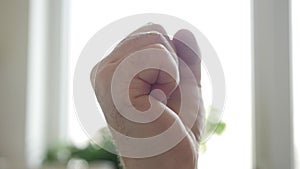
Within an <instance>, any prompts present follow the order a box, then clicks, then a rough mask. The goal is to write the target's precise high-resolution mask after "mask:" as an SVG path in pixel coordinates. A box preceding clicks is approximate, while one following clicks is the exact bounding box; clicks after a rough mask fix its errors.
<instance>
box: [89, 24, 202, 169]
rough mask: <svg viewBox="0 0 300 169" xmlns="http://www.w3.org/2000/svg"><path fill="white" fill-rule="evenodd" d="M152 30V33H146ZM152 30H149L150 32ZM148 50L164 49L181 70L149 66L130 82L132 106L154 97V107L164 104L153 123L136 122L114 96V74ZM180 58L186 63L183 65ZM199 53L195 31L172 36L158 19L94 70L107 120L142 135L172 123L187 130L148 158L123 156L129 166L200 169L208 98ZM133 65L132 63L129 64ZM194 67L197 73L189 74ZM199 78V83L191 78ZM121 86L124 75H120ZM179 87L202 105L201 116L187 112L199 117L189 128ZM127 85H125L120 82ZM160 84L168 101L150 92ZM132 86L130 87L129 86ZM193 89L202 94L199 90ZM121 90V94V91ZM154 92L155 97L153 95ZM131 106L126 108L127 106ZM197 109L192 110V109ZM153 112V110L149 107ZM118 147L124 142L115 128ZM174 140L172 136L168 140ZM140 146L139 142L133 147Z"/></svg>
mask: <svg viewBox="0 0 300 169" xmlns="http://www.w3.org/2000/svg"><path fill="white" fill-rule="evenodd" d="M147 32H148V33H147ZM149 32H150V33H149ZM143 49H157V50H160V51H162V56H163V57H164V63H163V64H166V62H168V63H167V65H169V66H171V67H172V69H174V70H176V78H175V79H174V78H172V77H171V76H170V75H169V74H167V73H166V72H164V71H161V70H159V69H147V70H143V71H141V72H140V73H138V74H137V75H136V76H135V77H134V78H133V79H132V80H131V82H130V88H129V98H130V101H131V103H132V105H133V106H134V107H135V108H136V109H138V110H140V111H146V110H147V109H149V107H150V103H149V98H150V97H153V98H155V99H153V100H154V102H155V103H157V104H153V105H152V106H162V108H163V109H164V111H163V113H162V114H161V116H159V117H158V118H157V119H156V120H154V121H152V122H149V123H136V122H132V121H130V120H128V119H126V118H124V117H123V116H122V115H121V114H120V112H118V111H117V109H116V107H115V105H114V102H113V100H112V93H111V84H112V77H113V73H114V72H115V71H116V68H117V67H118V66H119V65H120V63H121V62H122V61H123V60H124V59H126V58H127V57H128V56H129V55H130V54H132V53H134V52H136V51H139V50H143ZM179 59H181V60H182V61H184V62H185V63H186V65H184V64H182V63H181V62H179V61H178V60H179ZM200 62H201V59H200V52H199V47H198V45H197V42H196V40H195V37H194V35H193V34H192V33H191V32H190V31H188V30H180V31H178V32H177V33H176V34H175V35H174V37H173V40H171V39H170V38H169V37H168V36H167V34H166V31H165V30H164V28H163V27H162V26H160V25H157V24H147V25H146V26H143V27H141V28H139V29H138V30H136V31H134V32H133V33H131V34H130V35H128V37H126V38H125V39H124V40H123V41H121V42H120V44H119V45H118V46H117V47H116V48H115V49H114V50H113V51H112V52H111V53H110V54H109V55H108V56H107V57H106V58H104V59H103V60H102V61H100V62H99V63H97V64H96V65H95V67H94V68H93V70H92V72H91V81H92V85H93V88H94V91H95V94H96V97H97V99H98V102H99V104H100V106H101V108H102V110H103V112H104V115H105V118H106V121H107V123H108V124H109V125H110V126H111V127H113V128H114V129H115V130H117V131H119V132H120V133H122V134H124V135H127V136H131V137H138V138H146V137H151V136H155V135H157V134H159V133H162V132H163V131H165V130H167V129H168V128H169V127H170V126H171V125H172V124H173V123H176V124H177V125H178V126H179V127H178V134H182V133H183V134H185V137H184V138H183V140H181V141H180V142H179V143H178V144H177V145H176V146H175V147H173V148H172V149H170V150H168V151H166V152H164V153H162V154H159V155H156V156H152V157H147V158H129V157H123V156H122V153H121V160H122V163H123V166H124V168H125V169H154V168H160V169H174V168H176V169H195V168H197V159H198V143H199V141H200V139H201V133H202V130H203V124H204V122H203V120H204V118H203V116H204V109H203V102H202V97H201V85H200V80H201V67H200V65H201V64H200ZM128 68H130V65H128ZM187 70H190V71H191V72H192V75H191V74H189V73H187V72H188V71H187ZM192 79H196V81H197V83H196V84H195V83H192V82H191V81H192ZM117 80H118V81H119V82H120V85H122V84H123V83H122V82H123V81H124V80H125V79H122V78H121V79H117ZM180 86H187V87H188V91H187V93H188V95H189V96H190V97H189V98H188V99H189V100H188V103H189V105H188V106H190V107H192V106H194V105H196V106H198V107H199V109H198V110H197V112H196V113H195V114H197V115H196V117H194V116H193V115H192V113H189V112H190V111H187V112H183V113H187V114H186V115H187V117H188V118H191V119H195V118H196V122H195V123H194V125H193V127H192V128H191V129H189V128H188V127H187V119H183V118H182V117H181V116H180V115H179V114H178V113H179V109H180V107H179V105H180V103H181V100H180V90H179V87H180ZM121 87H122V86H121ZM154 89H160V90H161V91H163V92H164V93H165V95H166V96H167V100H164V101H162V100H160V99H159V96H155V95H151V91H153V90H154ZM127 91H128V90H127ZM194 93H199V95H195V94H194ZM121 94H122V93H121ZM150 95H151V96H150ZM124 109H126V107H124ZM191 111H192V109H191ZM150 113H151V112H150ZM112 135H113V137H114V139H115V143H116V146H117V147H118V148H122V146H124V145H123V144H122V142H121V141H118V139H117V138H116V137H115V135H114V133H112ZM166 141H172V140H166ZM132 148H135V147H132Z"/></svg>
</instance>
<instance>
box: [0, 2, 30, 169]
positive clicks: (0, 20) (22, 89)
mask: <svg viewBox="0 0 300 169" xmlns="http://www.w3.org/2000/svg"><path fill="white" fill-rule="evenodd" d="M28 6H29V2H28V0H1V1H0V168H1V169H3V168H6V167H5V166H7V167H8V168H9V169H21V168H25V165H24V164H25V157H24V154H25V151H24V149H25V110H26V99H25V98H26V74H27V72H26V69H27V63H26V62H27V44H28V43H27V41H28V36H27V34H28ZM5 163H6V164H5Z"/></svg>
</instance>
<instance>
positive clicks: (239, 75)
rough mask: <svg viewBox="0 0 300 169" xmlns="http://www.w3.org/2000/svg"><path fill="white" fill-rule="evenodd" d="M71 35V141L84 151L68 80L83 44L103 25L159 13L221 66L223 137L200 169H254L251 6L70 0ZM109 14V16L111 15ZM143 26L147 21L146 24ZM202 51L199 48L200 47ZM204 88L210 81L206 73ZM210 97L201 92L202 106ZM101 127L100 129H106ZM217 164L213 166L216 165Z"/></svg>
mask: <svg viewBox="0 0 300 169" xmlns="http://www.w3.org/2000/svg"><path fill="white" fill-rule="evenodd" d="M70 1H71V3H70V5H71V7H70V27H69V28H70V31H69V32H70V34H69V41H70V47H69V65H70V67H69V74H70V76H69V82H70V83H69V84H70V88H69V93H70V96H69V110H70V112H69V130H68V133H69V136H70V139H71V140H72V142H74V143H75V144H77V145H82V143H84V142H85V140H86V139H87V137H86V136H85V134H84V132H83V131H82V130H81V127H80V124H79V123H78V121H77V118H76V114H75V110H74V106H73V100H72V90H73V89H72V79H73V77H72V75H73V72H74V68H75V64H76V61H77V58H78V56H79V54H80V52H81V50H82V49H83V47H84V45H85V44H86V42H87V41H88V40H89V38H91V37H92V36H93V35H94V33H96V32H97V31H98V30H99V29H101V28H102V27H104V26H106V25H107V24H109V23H111V22H113V21H115V20H117V19H120V18H122V17H125V16H129V15H133V14H139V13H147V12H149V13H163V14H169V15H173V16H176V17H179V18H181V19H184V20H186V21H187V22H189V23H191V24H192V25H194V26H195V27H197V28H198V29H199V30H200V31H201V32H202V33H203V34H204V35H205V36H206V37H207V38H208V40H209V41H210V42H211V44H212V45H213V47H214V48H215V50H216V52H217V54H218V56H219V59H220V61H221V63H222V66H223V69H224V73H225V80H226V105H225V111H224V116H223V121H224V122H225V123H226V124H227V126H226V129H225V132H224V133H223V134H222V135H221V136H213V137H212V138H211V139H210V140H209V141H208V143H207V151H206V152H205V153H203V154H201V155H200V157H199V168H205V169H215V168H233V169H235V168H236V169H237V168H246V169H247V168H248V169H250V168H252V167H251V166H252V160H251V159H252V134H251V133H252V131H251V44H250V42H251V38H250V28H251V26H250V1H240V0H228V1H222V0H213V1H179V3H178V2H174V1H159V0H153V1H151V3H150V2H149V3H146V5H145V2H142V1H138V0H129V1H116V0H111V1H105V3H104V2H102V1H92V0H85V1H83V0H70ZM112 9H113V10H112ZM145 22H147V21H145ZM200 48H201V46H200ZM203 81H204V84H203V86H204V87H203V88H204V90H205V88H206V87H205V86H207V89H209V87H210V86H209V84H210V83H209V78H208V76H207V74H205V73H204V78H203ZM210 97H211V95H210V92H204V99H206V100H205V102H206V105H207V106H208V105H209V103H210V99H209V98H210ZM104 125H105V124H103V126H104ZM216 161H217V162H216Z"/></svg>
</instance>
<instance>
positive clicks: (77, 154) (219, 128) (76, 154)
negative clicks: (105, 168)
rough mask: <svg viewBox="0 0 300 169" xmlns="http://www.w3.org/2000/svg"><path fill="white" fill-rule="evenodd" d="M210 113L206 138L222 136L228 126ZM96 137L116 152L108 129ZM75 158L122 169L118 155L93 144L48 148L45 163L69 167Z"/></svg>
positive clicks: (200, 148)
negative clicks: (82, 146)
mask: <svg viewBox="0 0 300 169" xmlns="http://www.w3.org/2000/svg"><path fill="white" fill-rule="evenodd" d="M208 112H210V113H209V116H208V117H207V118H206V120H205V131H204V137H205V138H208V137H210V136H211V135H213V134H216V135H221V134H222V133H223V132H224V130H225V128H226V124H225V123H224V122H222V121H218V120H213V119H214V116H216V114H217V112H218V111H217V110H216V109H213V108H210V109H209V111H208ZM96 137H97V138H100V139H98V142H99V144H100V145H103V146H105V147H108V148H109V149H110V150H113V151H115V152H116V147H115V145H114V143H113V140H112V137H111V134H110V131H109V129H108V128H107V127H104V128H102V129H101V130H99V132H98V133H97V136H96ZM206 141H207V139H206V140H205V141H203V142H201V143H200V144H199V152H202V153H204V152H205V151H206V150H207V146H206ZM74 158H75V159H82V160H85V161H86V162H88V163H91V162H98V161H103V160H107V161H110V162H112V163H113V164H114V165H115V167H116V169H122V167H121V166H120V159H119V156H118V155H116V154H114V153H111V152H108V151H106V150H105V149H103V148H102V147H101V146H98V145H96V144H93V143H92V142H91V143H89V144H88V145H87V146H86V147H85V148H79V147H76V146H75V145H73V144H70V143H57V144H55V145H54V146H51V147H49V148H48V150H47V152H46V155H45V158H44V161H43V163H44V164H57V163H58V164H63V165H67V163H68V162H69V160H70V159H74Z"/></svg>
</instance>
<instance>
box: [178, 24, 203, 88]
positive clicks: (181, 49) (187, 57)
mask: <svg viewBox="0 0 300 169" xmlns="http://www.w3.org/2000/svg"><path fill="white" fill-rule="evenodd" d="M172 42H173V44H174V46H175V48H176V53H177V56H178V57H179V58H180V59H182V60H183V61H184V62H185V64H186V65H188V66H189V68H190V69H191V71H192V72H193V74H194V76H195V78H196V80H197V82H199V85H200V80H201V64H200V63H201V54H200V49H199V47H198V44H197V41H196V38H195V36H194V35H193V33H192V32H190V31H188V30H186V29H182V30H180V31H178V32H177V33H176V34H175V35H174V37H173V40H172Z"/></svg>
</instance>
